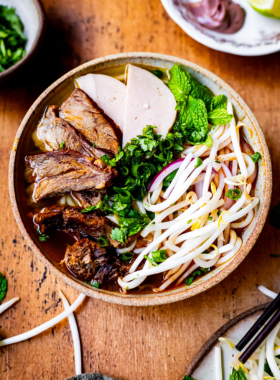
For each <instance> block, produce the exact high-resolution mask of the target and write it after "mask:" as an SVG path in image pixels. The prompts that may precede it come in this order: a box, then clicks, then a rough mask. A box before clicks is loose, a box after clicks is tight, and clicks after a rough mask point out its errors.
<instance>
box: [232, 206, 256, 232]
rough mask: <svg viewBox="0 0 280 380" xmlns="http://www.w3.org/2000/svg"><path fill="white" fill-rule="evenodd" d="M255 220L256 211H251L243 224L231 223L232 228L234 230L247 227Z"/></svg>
mask: <svg viewBox="0 0 280 380" xmlns="http://www.w3.org/2000/svg"><path fill="white" fill-rule="evenodd" d="M253 218H254V210H251V211H250V212H248V214H247V216H246V218H245V219H244V220H243V221H242V222H236V223H231V225H230V226H231V228H233V229H238V228H244V227H247V226H248V225H249V224H250V223H251V222H252V220H253Z"/></svg>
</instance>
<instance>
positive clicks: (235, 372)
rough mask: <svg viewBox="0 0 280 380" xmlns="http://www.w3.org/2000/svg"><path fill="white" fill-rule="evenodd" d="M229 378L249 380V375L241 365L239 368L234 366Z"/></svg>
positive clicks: (230, 379)
mask: <svg viewBox="0 0 280 380" xmlns="http://www.w3.org/2000/svg"><path fill="white" fill-rule="evenodd" d="M229 380H247V377H246V375H245V373H244V371H243V369H242V368H241V367H239V368H238V370H236V369H235V368H234V367H233V368H232V374H231V375H230V376H229Z"/></svg>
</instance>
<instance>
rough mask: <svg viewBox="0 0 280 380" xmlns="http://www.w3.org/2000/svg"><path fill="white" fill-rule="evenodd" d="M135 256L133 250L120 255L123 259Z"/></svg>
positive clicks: (127, 259) (126, 259)
mask: <svg viewBox="0 0 280 380" xmlns="http://www.w3.org/2000/svg"><path fill="white" fill-rule="evenodd" d="M133 256H134V254H133V253H132V252H126V253H122V254H121V255H120V259H121V260H122V261H129V260H131V259H132V257H133Z"/></svg>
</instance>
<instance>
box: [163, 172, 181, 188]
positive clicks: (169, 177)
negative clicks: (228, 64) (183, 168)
mask: <svg viewBox="0 0 280 380" xmlns="http://www.w3.org/2000/svg"><path fill="white" fill-rule="evenodd" d="M178 170H179V169H175V170H174V171H173V172H171V173H170V174H168V175H167V176H166V177H165V178H164V180H163V186H162V187H163V189H164V190H165V189H167V188H168V186H169V185H170V184H171V182H172V181H173V179H174V178H175V176H176V174H177V172H178Z"/></svg>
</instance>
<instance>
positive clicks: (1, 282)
mask: <svg viewBox="0 0 280 380" xmlns="http://www.w3.org/2000/svg"><path fill="white" fill-rule="evenodd" d="M6 293H7V279H6V277H5V276H3V274H2V273H1V272H0V303H1V302H2V301H3V299H4V297H5V295H6Z"/></svg>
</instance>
